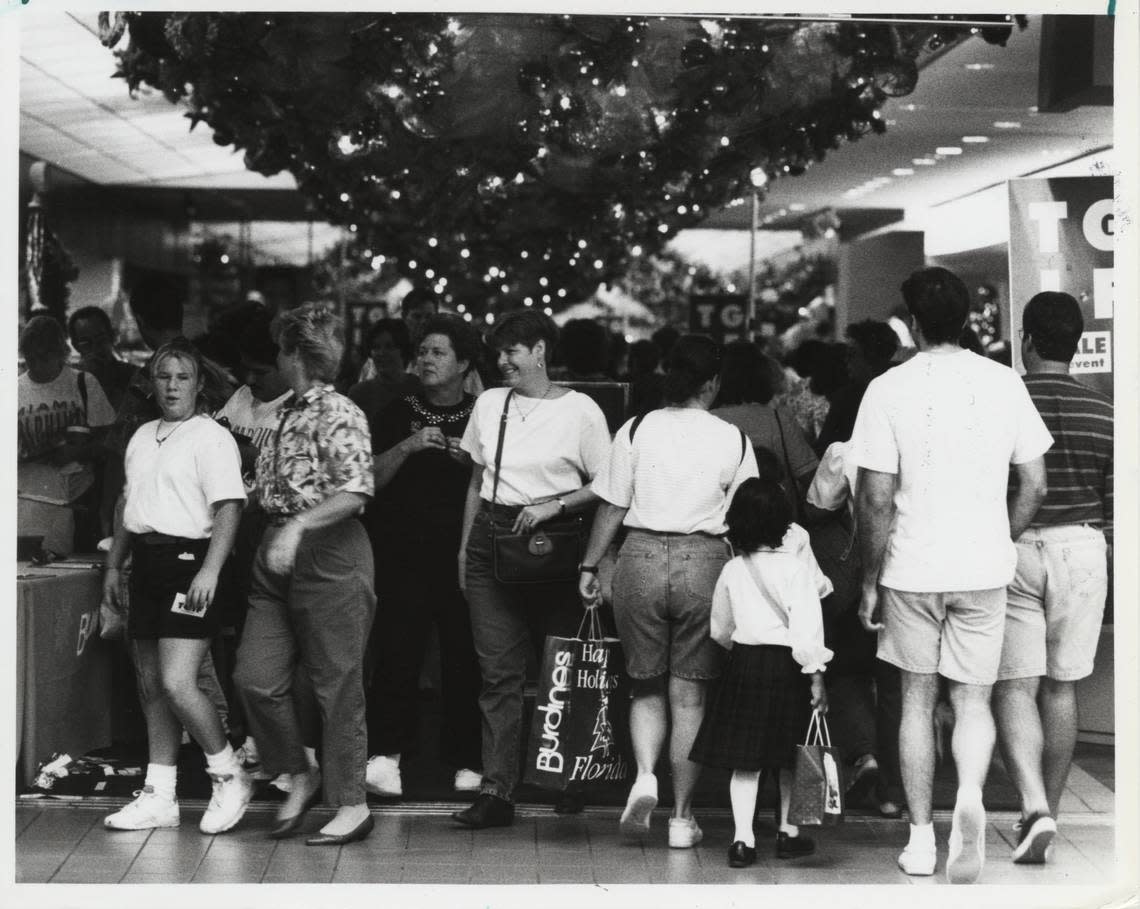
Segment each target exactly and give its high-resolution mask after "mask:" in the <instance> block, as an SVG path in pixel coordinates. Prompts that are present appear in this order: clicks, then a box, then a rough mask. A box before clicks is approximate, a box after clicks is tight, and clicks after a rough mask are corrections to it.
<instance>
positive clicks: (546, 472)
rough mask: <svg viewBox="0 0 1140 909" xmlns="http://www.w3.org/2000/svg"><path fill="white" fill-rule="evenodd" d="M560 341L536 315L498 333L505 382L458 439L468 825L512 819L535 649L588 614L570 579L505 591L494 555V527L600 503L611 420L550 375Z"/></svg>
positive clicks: (519, 527) (523, 524)
mask: <svg viewBox="0 0 1140 909" xmlns="http://www.w3.org/2000/svg"><path fill="white" fill-rule="evenodd" d="M557 341H558V328H557V326H555V324H554V321H553V320H552V319H551V318H550V317H549V316H546V315H543V314H542V313H540V312H536V311H535V310H533V309H523V310H519V311H517V312H513V313H510V314H509V315H507V316H505V317H504V318H503V319H502V321H500V322H499V324H498V325H496V326H495V330H494V332H493V333H492V336H491V343H492V345H493V346H494V347H495V348H496V349H497V350H498V352H499V370H500V372H501V373H502V375H503V381H504V383H505V385H506V387H505V388H492V389H490V390H488V391H485V392H483V394H481V395H480V396H479V398H478V400H477V401H476V402H475V408H474V410H473V411H472V413H471V419H470V421H469V422H468V423H467V430H466V432H464V434H463V441H462V443H461V447H462V449H463V451H465V452H467V453H468V454H470V455H471V460H472V468H471V479H470V482H469V483H468V486H467V498H466V504H465V507H464V511H463V536H462V539H461V541H460V544H459V580H460V584H461V585H463V586H464V589H465V592H466V594H467V602H468V604H469V606H470V609H471V627H472V632H473V635H474V638H475V650H476V652H477V653H478V655H479V668H480V670H481V672H482V675H483V690H482V693H481V694H480V696H479V706H480V709H481V710H482V713H483V781H482V785H481V786H480V792H479V796H478V798H476V800H475V803H474V804H473V805H472V806H471V807H470V808H467V809H466V810H464V811H457V812H456V813H455V814H454V815H452V817H453V818H454V819H455V820H456V821H458V822H459V823H460V824H463V825H464V826H467V827H473V828H482V827H505V826H507V825H509V824H511V823H512V822H513V821H514V805H513V804H512V801H511V799H512V798H513V794H514V789H515V786H516V785H517V784H518V781H519V773H520V760H519V737H520V734H521V727H522V719H523V683H524V681H525V676H526V663H527V653H528V648H531V649H532V650H533V652H535V653H537V652H538V651H539V649H540V648H541V646H542V643H543V639H544V636H545V635H546V634H573V633H574V631H575V629H577V627H578V624H579V622H580V620H581V617H582V614H581V610H580V608H579V605H578V597H577V594H576V592H575V589H574V581H573V580H572V579H571V580H568V581H561V582H558V581H555V582H548V583H536V584H503V583H501V582H500V581H498V580H496V578H495V571H494V563H493V558H492V552H491V549H492V539H493V537H494V534H495V533H496V532H498V533H529V532H532V531H534V530H535V529H537V528H538V527H539V526H540V525H543V524H545V523H547V522H549V521H551V520H553V519H555V518H558V517H559V516H561V515H565V514H573V513H574V512H578V511H581V510H582V509H584V508H586V507H587V506H589V505H591V504H592V503H593V502H594V501H595V500H596V498H597V497H596V496H595V495H594V493H593V492H592V491H591V490H590V485H589V484H590V480H591V478H592V477H593V476H594V474H596V473H597V472H598V468H599V467H601V465H602V463H603V462H604V460H605V458H606V453H607V451H608V450H609V444H610V434H609V430H608V428H607V427H606V418H605V416H604V415H603V414H602V411H601V408H599V407H598V405H597V404H595V403H594V401H593V400H592V399H591V398H589V397H587V396H586V395H584V394H582V393H581V392H577V391H572V390H570V389H568V388H561V387H559V386H558V385H555V384H554V383H553V382H552V381H551V380H550V376H549V374H548V372H547V364H548V363H549V361H550V357H551V355H552V354H553V352H554V345H555V344H556V343H557ZM500 427H502V428H503V436H502V438H503V442H502V458H501V465H497V464H496V461H497V460H498V459H497V458H496V451H497V450H498V448H499V437H500Z"/></svg>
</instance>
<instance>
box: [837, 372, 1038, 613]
mask: <svg viewBox="0 0 1140 909" xmlns="http://www.w3.org/2000/svg"><path fill="white" fill-rule="evenodd" d="M1052 444H1053V437H1052V436H1051V435H1050V434H1049V431H1048V430H1047V429H1046V428H1045V424H1044V422H1042V420H1041V416H1040V414H1038V412H1037V408H1036V407H1034V406H1033V402H1032V401H1031V400H1030V398H1029V392H1028V391H1026V388H1025V384H1024V383H1023V382H1022V381H1021V379H1020V377H1019V376H1018V375H1017V373H1015V372H1014V371H1013V370H1012V369H1010V368H1009V367H1007V366H1002V365H1001V364H999V363H995V362H993V361H991V360H987V359H986V358H985V357H979V356H978V355H977V354H974V353H971V352H970V351H968V350H962V351H957V352H954V353H945V354H942V353H938V354H932V353H919V354H916V355H915V356H914V357H912V358H911V359H910V360H908V361H907V362H906V363H903V364H901V365H899V366H896V367H895V368H894V369H891V370H888V371H887V372H886V373H884V374H883V375H881V376H879V377H878V378H877V379H875V380H874V381H872V382H871V384H870V386H869V387H868V388H867V393H866V395H865V396H864V397H863V403H862V405H861V406H860V408H859V416H858V418H857V419H856V421H855V431H854V433H853V434H852V437H851V449H850V451H851V456H852V459H853V461H854V463H855V464H857V465H858V466H859V467H863V468H866V469H868V470H875V471H879V472H881V473H891V474H897V475H898V481H897V485H896V488H895V497H894V504H895V523H894V527H893V529H892V531H891V534H890V537H889V540H888V544H887V552H886V555H885V559H884V563H883V571H882V574H881V575H880V582H881V583H882V584H883V585H884V586H886V587H891V588H894V589H896V590H905V591H912V592H920V593H944V592H948V591H957V590H991V589H993V588H996V587H1004V586H1005V585H1006V584H1008V583H1009V582H1010V581H1012V580H1013V572H1014V568H1015V566H1016V564H1017V552H1016V549H1015V547H1014V545H1013V541H1012V540H1011V539H1010V535H1009V513H1008V511H1007V506H1006V485H1007V482H1008V478H1009V465H1010V464H1023V463H1025V462H1027V461H1032V460H1033V459H1034V458H1037V457H1040V456H1041V455H1043V454H1044V453H1045V451H1046V450H1047V449H1048V448H1049V446H1050V445H1052Z"/></svg>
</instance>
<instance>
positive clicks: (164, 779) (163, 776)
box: [144, 764, 178, 802]
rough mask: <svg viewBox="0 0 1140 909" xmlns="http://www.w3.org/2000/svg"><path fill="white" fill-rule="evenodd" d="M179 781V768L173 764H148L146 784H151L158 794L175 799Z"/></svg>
mask: <svg viewBox="0 0 1140 909" xmlns="http://www.w3.org/2000/svg"><path fill="white" fill-rule="evenodd" d="M177 783H178V768H177V767H175V766H173V765H171V764H147V765H146V780H145V781H144V785H146V786H150V787H151V789H153V790H154V791H155V794H156V795H160V796H162V797H163V798H165V799H169V800H170V801H172V802H173V801H174V791H175V787H176V785H177Z"/></svg>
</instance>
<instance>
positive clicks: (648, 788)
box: [618, 773, 657, 836]
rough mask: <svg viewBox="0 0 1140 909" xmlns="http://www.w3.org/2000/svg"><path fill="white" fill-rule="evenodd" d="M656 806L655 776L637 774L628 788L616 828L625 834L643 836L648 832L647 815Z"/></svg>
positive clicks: (651, 812)
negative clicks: (623, 808)
mask: <svg viewBox="0 0 1140 909" xmlns="http://www.w3.org/2000/svg"><path fill="white" fill-rule="evenodd" d="M656 807H657V777H656V776H654V775H653V774H652V773H641V774H638V776H637V779H636V780H634V781H633V786H632V788H631V789H630V790H629V798H628V799H626V803H625V810H624V811H623V812H622V813H621V821H620V822H619V823H618V829H620V830H621V832H622V833H624V834H626V835H627V836H644V835H645V834H646V833H648V832H649V816H650V815H651V814H653V809H654V808H656Z"/></svg>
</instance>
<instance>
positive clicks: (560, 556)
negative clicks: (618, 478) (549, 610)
mask: <svg viewBox="0 0 1140 909" xmlns="http://www.w3.org/2000/svg"><path fill="white" fill-rule="evenodd" d="M514 393H515V391H514V389H513V388H512V389H511V390H510V391H509V392H507V397H506V400H505V401H504V402H503V415H502V417H501V418H500V419H499V442H498V445H497V446H496V448H495V480H494V484H493V486H492V491H491V504H492V506H493V505H494V504H495V501H496V499H497V498H498V496H499V469H500V467H501V465H502V461H503V440H504V438H505V437H506V433H507V412H508V410H509V408H510V406H511V397H512V396H513V395H514ZM584 535H585V522H584V521H583V520H582V517H581V516H580V515H570V516H568V517H565V518H560V519H557V520H553V521H547V522H545V523H544V524H543V525H542V526H541V527H537V528H535V529H534V530H533V531H532V532H531V533H499V532H498V531H497V530H496V529H495V522H494V521H492V522H491V560H492V568H493V570H494V573H495V580H496V581H498V582H499V583H500V584H541V583H550V582H552V581H574V580H576V579H577V578H578V565H579V564H580V563H581V561H582V548H583V540H582V538H583V536H584Z"/></svg>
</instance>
